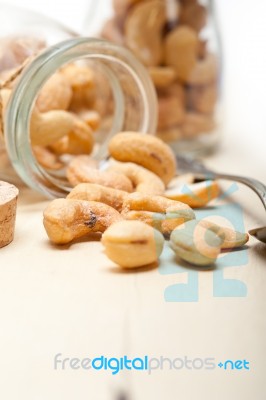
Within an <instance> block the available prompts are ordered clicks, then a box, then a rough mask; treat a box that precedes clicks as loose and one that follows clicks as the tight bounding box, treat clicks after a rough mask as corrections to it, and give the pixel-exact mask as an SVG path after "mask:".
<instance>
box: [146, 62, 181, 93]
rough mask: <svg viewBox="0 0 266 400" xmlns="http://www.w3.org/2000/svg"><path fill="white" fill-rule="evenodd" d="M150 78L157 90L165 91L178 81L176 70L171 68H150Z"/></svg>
mask: <svg viewBox="0 0 266 400" xmlns="http://www.w3.org/2000/svg"><path fill="white" fill-rule="evenodd" d="M148 71H149V74H150V77H151V79H152V81H153V83H154V85H155V87H156V88H157V89H165V88H167V87H168V86H170V85H171V84H172V83H173V82H174V81H175V79H176V73H175V70H174V69H173V68H171V67H149V69H148Z"/></svg>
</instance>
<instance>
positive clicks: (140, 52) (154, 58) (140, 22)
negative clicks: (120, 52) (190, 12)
mask: <svg viewBox="0 0 266 400" xmlns="http://www.w3.org/2000/svg"><path fill="white" fill-rule="evenodd" d="M165 22H166V11H165V4H164V2H163V1H160V0H150V1H145V2H142V3H139V4H136V6H135V7H133V9H132V10H130V11H129V14H128V15H127V17H126V20H125V43H126V45H127V47H128V48H129V49H130V50H131V51H132V52H133V53H134V54H135V55H136V56H137V58H138V59H139V60H140V61H142V63H143V64H144V65H146V66H155V65H159V64H160V63H161V61H162V58H163V47H162V30H163V27H164V24H165Z"/></svg>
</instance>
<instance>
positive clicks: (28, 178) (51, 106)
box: [0, 5, 157, 197]
mask: <svg viewBox="0 0 266 400" xmlns="http://www.w3.org/2000/svg"><path fill="white" fill-rule="evenodd" d="M5 20H8V21H9V24H8V27H7V25H6V24H4V21H5ZM12 21H13V23H12ZM156 124H157V99H156V93H155V89H154V85H153V83H152V80H151V79H150V77H149V74H148V72H147V70H146V69H145V67H144V66H143V65H142V63H141V62H140V61H139V60H138V59H137V58H136V57H135V56H134V54H133V53H132V52H131V51H130V50H128V49H125V48H124V47H122V46H119V45H117V44H115V43H111V42H108V41H106V40H104V39H100V38H87V37H86V38H85V37H79V36H78V35H77V34H76V33H75V32H72V31H71V30H69V29H68V28H66V27H64V26H62V25H60V24H59V23H57V22H55V21H53V20H51V19H48V18H46V17H44V16H41V15H39V14H35V13H29V12H28V11H27V12H26V11H24V10H22V9H17V8H13V7H9V6H4V5H1V13H0V179H3V180H8V181H9V182H12V183H16V184H19V182H20V183H22V182H23V183H25V184H26V185H28V186H30V187H32V188H34V189H35V190H38V191H39V192H41V193H43V194H45V195H46V196H48V197H62V196H65V195H66V193H67V192H69V191H70V189H71V187H70V184H69V181H68V180H67V177H66V174H67V169H68V165H69V164H70V163H71V162H72V161H73V159H75V158H77V157H81V158H82V157H85V158H86V162H88V163H90V164H91V166H93V167H94V168H95V169H96V168H97V169H104V168H105V165H106V159H107V158H108V143H109V141H110V139H111V138H112V137H113V136H114V135H115V134H116V133H117V132H121V131H135V132H141V133H143V134H146V133H149V134H154V133H155V131H156ZM18 181H19V182H18Z"/></svg>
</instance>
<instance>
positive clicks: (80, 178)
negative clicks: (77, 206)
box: [66, 157, 133, 192]
mask: <svg viewBox="0 0 266 400" xmlns="http://www.w3.org/2000/svg"><path fill="white" fill-rule="evenodd" d="M66 175H67V179H68V180H69V182H70V183H71V185H72V186H76V185H78V184H79V183H98V184H100V185H103V186H108V187H112V188H114V189H120V190H125V191H126V192H132V189H133V187H132V183H131V181H130V179H128V178H127V177H126V176H125V175H123V174H121V173H118V172H114V171H99V170H97V169H96V168H95V167H92V165H91V161H90V160H89V159H88V158H85V157H76V158H74V159H73V160H72V161H71V162H70V163H69V165H68V167H67V170H66Z"/></svg>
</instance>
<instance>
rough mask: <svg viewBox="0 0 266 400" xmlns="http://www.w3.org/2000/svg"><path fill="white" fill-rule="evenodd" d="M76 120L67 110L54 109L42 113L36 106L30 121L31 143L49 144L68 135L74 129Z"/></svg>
mask: <svg viewBox="0 0 266 400" xmlns="http://www.w3.org/2000/svg"><path fill="white" fill-rule="evenodd" d="M74 121H75V118H74V116H73V115H72V114H71V113H69V112H67V111H62V110H53V111H48V112H47V113H40V112H39V111H38V110H37V109H36V108H34V109H33V112H32V115H31V122H30V135H31V143H32V144H33V145H38V146H49V145H50V144H52V143H54V142H55V141H56V140H59V139H61V138H62V137H63V136H66V135H68V134H69V133H70V132H71V131H72V129H73V126H74Z"/></svg>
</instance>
